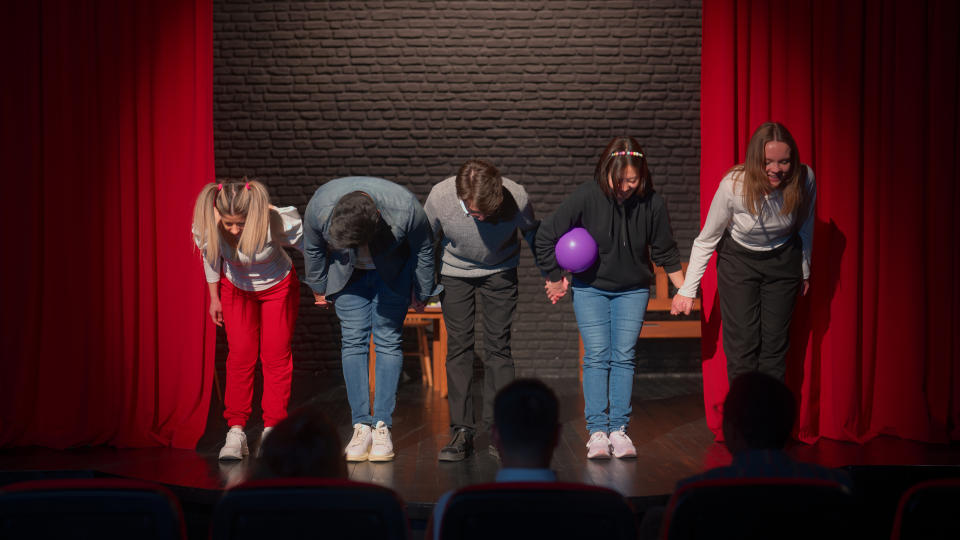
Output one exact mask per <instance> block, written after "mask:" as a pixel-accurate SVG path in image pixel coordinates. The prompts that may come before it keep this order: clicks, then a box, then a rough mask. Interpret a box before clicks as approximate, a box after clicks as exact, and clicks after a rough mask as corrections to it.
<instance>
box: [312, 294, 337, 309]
mask: <svg viewBox="0 0 960 540" xmlns="http://www.w3.org/2000/svg"><path fill="white" fill-rule="evenodd" d="M313 303H314V304H315V305H318V306H320V307H322V308H325V307H330V306H331V305H332V304H333V300H327V297H326V296H324V295H322V294H318V293H316V292H314V293H313Z"/></svg>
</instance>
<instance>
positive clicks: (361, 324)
mask: <svg viewBox="0 0 960 540" xmlns="http://www.w3.org/2000/svg"><path fill="white" fill-rule="evenodd" d="M354 274H355V275H354V276H352V277H351V280H350V282H349V283H348V284H347V286H346V287H344V288H343V289H342V290H341V291H340V292H338V293H337V294H336V295H335V296H334V302H333V306H334V308H335V309H336V311H337V317H338V318H339V319H340V334H341V337H340V341H341V346H340V355H341V360H342V362H343V380H344V381H345V382H346V383H347V400H348V401H349V402H350V416H351V417H352V422H353V423H354V424H368V425H376V423H377V422H378V421H381V420H382V421H383V423H385V424H386V425H387V426H392V425H393V409H394V407H395V406H396V404H397V383H398V382H399V381H400V368H401V366H402V365H403V349H402V347H401V343H402V337H403V319H404V318H405V317H406V316H407V308H408V307H409V306H410V294H409V293H407V294H406V295H402V296H401V295H398V294H397V293H396V292H394V291H393V290H391V289H390V287H388V286H387V285H386V283H384V281H383V280H382V279H380V276H379V275H378V274H377V272H376V270H354ZM371 331H372V332H373V343H374V345H376V377H377V384H376V394H375V395H374V399H373V415H372V416H371V415H370V380H369V377H368V373H367V371H368V368H367V363H368V358H369V355H370V333H371Z"/></svg>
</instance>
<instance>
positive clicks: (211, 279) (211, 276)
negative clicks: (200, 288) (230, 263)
mask: <svg viewBox="0 0 960 540" xmlns="http://www.w3.org/2000/svg"><path fill="white" fill-rule="evenodd" d="M192 232H193V243H194V244H196V245H197V249H199V250H200V257H201V258H202V259H203V273H204V274H205V275H206V277H207V283H216V282H218V281H220V266H221V265H222V263H223V258H222V257H217V260H216V261H214V262H213V264H211V263H210V261H208V260H207V243H206V242H203V243H201V240H200V235H199V234H197V231H196V230H193V231H192ZM218 240H219V239H218ZM221 252H222V246H221Z"/></svg>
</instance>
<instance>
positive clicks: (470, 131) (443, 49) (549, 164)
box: [214, 0, 700, 377]
mask: <svg viewBox="0 0 960 540" xmlns="http://www.w3.org/2000/svg"><path fill="white" fill-rule="evenodd" d="M214 69H215V71H214V129H215V148H216V169H217V171H216V172H217V175H218V176H219V177H226V176H243V175H247V176H251V177H257V178H260V179H261V180H263V181H264V182H265V183H266V184H267V186H268V187H269V189H270V191H271V195H272V197H273V199H274V200H275V201H276V202H277V203H278V204H293V205H296V206H297V207H298V208H299V209H300V210H301V212H302V211H303V210H304V209H305V207H306V204H307V201H308V200H309V198H310V196H311V195H312V194H313V191H314V190H315V189H316V188H317V186H319V185H320V184H322V183H323V182H325V181H326V180H329V179H332V178H336V177H340V176H347V175H371V176H380V177H383V178H387V179H390V180H393V181H395V182H397V183H400V184H402V185H404V186H407V187H408V188H409V189H410V190H412V191H413V192H414V193H416V194H417V195H418V196H419V197H420V200H421V202H422V201H424V200H425V199H426V196H427V194H428V192H429V190H430V187H431V186H432V185H433V184H434V183H436V182H438V181H440V180H442V179H444V178H446V177H448V176H451V175H453V174H455V172H456V170H457V169H458V168H459V166H460V164H461V163H462V162H463V161H465V160H466V159H469V158H473V157H478V158H483V159H487V160H489V161H491V162H493V163H494V164H496V165H497V166H498V167H499V168H500V170H501V172H502V173H503V174H504V175H505V176H508V177H510V178H512V179H514V180H517V181H519V182H520V183H522V184H523V185H524V186H525V187H526V189H527V190H528V191H529V192H530V194H531V197H532V200H533V203H534V208H535V211H536V212H537V214H538V215H540V216H545V215H547V214H549V213H550V212H552V211H553V210H554V209H555V208H556V206H557V205H558V204H559V203H560V201H561V200H562V199H563V198H564V197H565V196H566V195H567V194H568V193H570V192H571V191H572V190H573V189H574V187H575V186H576V185H578V184H579V183H581V182H584V181H586V180H589V179H591V177H592V172H593V168H594V166H595V163H596V160H597V158H598V155H599V152H600V150H602V148H603V147H604V145H605V144H606V142H607V141H608V140H609V139H610V138H611V137H612V136H614V135H619V134H629V135H632V136H633V137H635V138H636V139H637V140H638V141H640V143H641V145H643V146H644V148H645V150H646V152H647V154H648V156H649V163H650V165H651V169H652V173H653V176H654V184H655V186H656V187H657V189H658V190H659V191H660V193H662V194H663V195H664V196H665V198H666V200H667V203H668V206H669V210H670V215H671V220H672V223H673V227H674V235H675V237H676V239H677V241H678V243H679V245H680V247H681V251H682V253H683V255H684V258H686V257H687V256H688V254H689V248H690V244H691V242H692V240H693V238H694V236H695V235H696V233H697V230H698V228H699V187H698V167H699V153H700V148H699V139H700V134H699V121H698V119H699V111H700V96H699V93H700V88H699V83H700V2H699V1H698V0H646V1H596V2H595V1H586V0H552V1H529V0H527V1H491V2H487V1H465V2H464V1H457V2H414V1H386V2H358V1H342V2H340V1H337V2H312V3H311V2H302V3H301V2H251V1H241V0H215V1H214ZM294 260H295V262H296V265H297V268H298V270H299V271H300V272H301V273H302V270H303V260H302V257H301V256H300V255H299V254H296V255H294ZM520 275H521V285H520V305H519V308H518V313H517V318H516V322H515V324H514V334H513V339H514V341H513V343H514V356H515V358H516V362H517V367H518V372H519V373H520V374H522V375H537V376H541V377H550V376H566V375H572V374H574V373H576V370H577V326H576V321H575V319H574V316H573V309H572V305H571V303H570V300H569V297H567V298H565V299H563V301H561V302H560V303H558V304H557V305H555V306H554V305H550V304H549V302H547V301H546V297H545V295H544V294H543V282H542V280H541V278H540V276H539V273H538V272H537V271H536V269H535V268H534V264H533V261H532V257H531V256H530V255H529V253H527V252H526V250H525V251H524V258H523V260H522V261H521V271H520ZM303 292H304V295H303V299H302V305H301V311H300V319H299V321H298V324H297V332H296V336H295V338H294V353H295V358H296V360H295V362H296V369H297V370H307V371H314V372H319V371H339V369H340V368H339V328H338V325H337V321H336V316H335V315H334V314H333V313H332V311H327V312H325V311H321V310H320V309H318V308H316V307H314V306H313V302H312V298H311V297H310V296H309V291H308V290H307V287H304V291H303ZM220 337H221V338H222V337H223V336H222V335H221V336H220ZM648 341H649V340H648ZM221 343H222V339H221ZM221 349H222V345H221ZM638 351H639V371H641V372H643V371H657V372H660V371H693V370H696V369H698V368H699V354H700V353H699V345H698V342H697V341H696V340H670V341H663V342H658V343H649V342H648V343H642V344H641V346H640V347H639V348H638ZM222 353H223V351H222V350H221V355H220V356H221V361H222V356H223V355H222Z"/></svg>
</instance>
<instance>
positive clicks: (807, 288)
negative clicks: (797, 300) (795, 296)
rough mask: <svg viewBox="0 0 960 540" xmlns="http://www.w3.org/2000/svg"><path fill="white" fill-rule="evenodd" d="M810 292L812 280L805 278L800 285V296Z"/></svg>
mask: <svg viewBox="0 0 960 540" xmlns="http://www.w3.org/2000/svg"><path fill="white" fill-rule="evenodd" d="M808 292H810V280H809V279H805V280H803V285H801V286H800V296H806V295H807V293H808Z"/></svg>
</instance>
